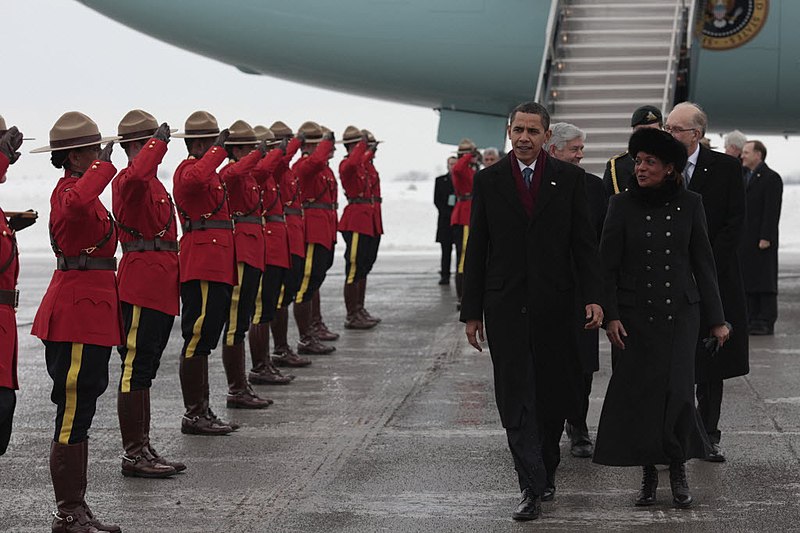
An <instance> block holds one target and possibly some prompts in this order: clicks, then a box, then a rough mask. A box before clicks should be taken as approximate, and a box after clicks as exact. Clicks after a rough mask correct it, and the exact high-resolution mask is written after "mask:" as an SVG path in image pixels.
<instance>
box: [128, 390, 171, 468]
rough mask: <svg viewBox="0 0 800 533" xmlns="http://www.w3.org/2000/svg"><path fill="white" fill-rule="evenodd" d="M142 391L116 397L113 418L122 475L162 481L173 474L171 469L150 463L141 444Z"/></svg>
mask: <svg viewBox="0 0 800 533" xmlns="http://www.w3.org/2000/svg"><path fill="white" fill-rule="evenodd" d="M144 392H145V391H142V390H135V391H131V392H119V393H117V416H118V418H119V430H120V433H121V434H122V447H123V448H125V454H124V455H123V456H122V475H123V476H127V477H146V478H164V477H169V476H172V475H174V474H177V471H176V470H175V469H174V468H172V467H171V466H167V465H164V464H161V463H158V462H156V461H153V460H152V458H151V457H150V456H149V455H150V453H149V450H147V448H146V444H145V432H144V418H145V415H144V408H145V403H144V394H143V393H144Z"/></svg>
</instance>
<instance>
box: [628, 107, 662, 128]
mask: <svg viewBox="0 0 800 533" xmlns="http://www.w3.org/2000/svg"><path fill="white" fill-rule="evenodd" d="M656 122H658V123H659V124H664V117H663V116H662V115H661V110H660V109H659V108H657V107H654V106H651V105H643V106H642V107H640V108H638V109H637V110H636V111H634V112H633V115H631V128H635V127H636V126H644V125H647V124H655V123H656Z"/></svg>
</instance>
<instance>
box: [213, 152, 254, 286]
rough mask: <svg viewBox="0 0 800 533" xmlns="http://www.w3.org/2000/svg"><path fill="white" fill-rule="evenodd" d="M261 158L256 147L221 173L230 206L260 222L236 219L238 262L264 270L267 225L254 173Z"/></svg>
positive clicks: (235, 231) (237, 212)
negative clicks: (262, 217)
mask: <svg viewBox="0 0 800 533" xmlns="http://www.w3.org/2000/svg"><path fill="white" fill-rule="evenodd" d="M260 160H261V152H259V151H258V150H253V151H252V152H250V153H249V154H247V155H246V156H244V157H243V158H241V159H240V160H239V161H231V162H230V163H228V164H227V165H225V166H224V167H222V170H220V172H219V177H220V179H221V180H222V182H223V183H225V186H226V187H227V189H228V209H230V212H231V215H232V216H233V217H234V220H236V217H248V218H250V217H255V218H258V219H259V223H258V224H256V223H253V222H248V221H236V228H235V230H234V232H233V239H234V242H235V243H236V246H235V248H236V262H237V263H247V264H248V265H250V266H251V267H253V268H257V269H259V270H261V271H263V270H264V224H263V221H261V220H260V219H261V189H260V188H259V186H258V182H257V181H256V179H255V178H254V177H253V175H252V172H253V169H254V168H255V167H256V165H257V164H258V162H259V161H260Z"/></svg>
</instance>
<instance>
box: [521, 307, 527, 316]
mask: <svg viewBox="0 0 800 533" xmlns="http://www.w3.org/2000/svg"><path fill="white" fill-rule="evenodd" d="M527 312H528V308H527V307H525V306H524V305H523V306H522V314H523V315H524V314H526V313H527Z"/></svg>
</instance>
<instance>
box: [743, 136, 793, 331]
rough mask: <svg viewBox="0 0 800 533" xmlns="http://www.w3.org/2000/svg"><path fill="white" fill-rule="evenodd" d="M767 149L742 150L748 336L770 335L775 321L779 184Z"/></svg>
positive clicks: (758, 145)
mask: <svg viewBox="0 0 800 533" xmlns="http://www.w3.org/2000/svg"><path fill="white" fill-rule="evenodd" d="M766 158H767V147H766V146H764V143H762V142H761V141H748V142H746V143H745V144H744V146H743V147H742V163H743V165H744V168H745V173H744V184H745V189H746V191H747V221H746V223H745V230H744V239H743V240H742V247H741V249H740V253H741V257H742V274H743V277H744V290H745V292H746V293H747V322H748V332H749V333H750V335H772V334H773V333H774V331H775V321H776V320H777V319H778V222H779V221H780V218H781V201H782V199H783V180H782V179H781V177H780V175H779V174H778V173H777V172H775V171H774V170H772V169H771V168H769V167H768V166H767V164H766V163H765V162H764V160H765V159H766Z"/></svg>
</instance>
